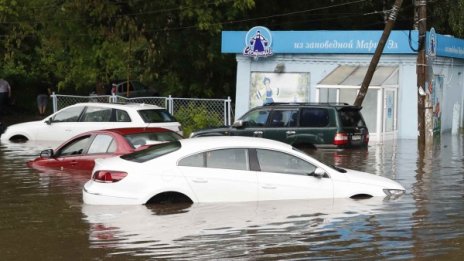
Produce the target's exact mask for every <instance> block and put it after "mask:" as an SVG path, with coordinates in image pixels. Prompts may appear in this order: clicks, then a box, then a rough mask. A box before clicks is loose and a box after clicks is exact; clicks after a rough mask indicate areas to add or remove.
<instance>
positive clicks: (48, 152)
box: [39, 149, 53, 159]
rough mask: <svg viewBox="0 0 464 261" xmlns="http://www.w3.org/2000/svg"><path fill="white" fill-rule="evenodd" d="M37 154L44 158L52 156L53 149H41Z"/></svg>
mask: <svg viewBox="0 0 464 261" xmlns="http://www.w3.org/2000/svg"><path fill="white" fill-rule="evenodd" d="M39 156H40V157H41V158H45V159H49V158H52V157H53V150H52V149H48V150H43V151H41V152H40V155H39Z"/></svg>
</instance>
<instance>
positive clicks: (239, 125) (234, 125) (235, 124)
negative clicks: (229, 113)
mask: <svg viewBox="0 0 464 261" xmlns="http://www.w3.org/2000/svg"><path fill="white" fill-rule="evenodd" d="M244 125H245V123H244V122H243V120H238V121H235V122H234V124H232V127H234V128H237V129H238V128H243V126H244Z"/></svg>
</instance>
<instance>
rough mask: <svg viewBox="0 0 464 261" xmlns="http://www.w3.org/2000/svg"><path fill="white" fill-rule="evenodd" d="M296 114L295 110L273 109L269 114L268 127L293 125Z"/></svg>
mask: <svg viewBox="0 0 464 261" xmlns="http://www.w3.org/2000/svg"><path fill="white" fill-rule="evenodd" d="M297 116H298V111H297V110H274V111H272V113H271V116H270V121H269V127H294V126H296V119H297V118H296V117H297Z"/></svg>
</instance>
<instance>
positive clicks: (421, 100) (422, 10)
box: [415, 0, 427, 147]
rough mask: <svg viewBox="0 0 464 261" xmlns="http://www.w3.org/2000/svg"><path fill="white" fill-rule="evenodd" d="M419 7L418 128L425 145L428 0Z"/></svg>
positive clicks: (420, 145)
mask: <svg viewBox="0 0 464 261" xmlns="http://www.w3.org/2000/svg"><path fill="white" fill-rule="evenodd" d="M415 4H416V8H417V17H418V20H417V26H418V29H419V49H418V53H417V62H416V74H417V89H418V95H417V130H418V134H419V136H418V145H419V147H424V146H425V144H426V137H425V136H426V132H425V125H426V122H425V109H426V106H425V99H426V92H425V90H426V88H427V86H425V83H426V77H427V60H426V57H425V36H426V31H427V13H426V8H427V1H426V0H417V1H416V2H415Z"/></svg>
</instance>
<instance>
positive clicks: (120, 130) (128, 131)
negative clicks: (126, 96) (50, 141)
mask: <svg viewBox="0 0 464 261" xmlns="http://www.w3.org/2000/svg"><path fill="white" fill-rule="evenodd" d="M108 132H112V133H116V134H119V135H127V134H134V133H161V132H173V131H171V130H168V129H165V128H158V127H147V128H145V127H136V128H115V129H103V130H93V131H87V132H84V133H82V134H79V136H85V135H89V134H97V133H108Z"/></svg>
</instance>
